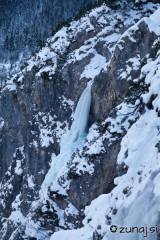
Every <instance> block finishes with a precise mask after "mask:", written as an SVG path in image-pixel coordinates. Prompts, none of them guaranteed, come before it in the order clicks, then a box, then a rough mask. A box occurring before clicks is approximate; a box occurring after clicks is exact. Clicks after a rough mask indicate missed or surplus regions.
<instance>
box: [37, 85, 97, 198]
mask: <svg viewBox="0 0 160 240" xmlns="http://www.w3.org/2000/svg"><path fill="white" fill-rule="evenodd" d="M91 86H92V82H89V83H88V85H87V87H86V88H85V89H84V91H83V93H82V95H81V97H80V99H79V101H78V104H77V107H76V110H75V114H74V121H73V123H72V126H71V129H70V131H69V132H68V133H67V134H66V136H65V137H64V138H63V139H62V141H61V144H60V154H59V155H58V156H56V157H55V156H52V163H51V167H50V169H49V171H48V173H47V175H46V177H45V179H44V181H43V183H42V186H41V190H40V196H43V194H44V193H45V192H46V189H47V187H48V186H49V185H50V184H51V183H53V182H54V180H55V179H56V177H57V176H58V175H59V176H60V175H61V174H62V173H63V171H64V169H65V166H66V163H67V161H68V160H69V159H70V157H71V155H72V154H73V152H74V151H75V150H76V149H77V148H78V149H81V148H82V147H83V145H84V140H85V138H86V134H87V125H88V117H89V110H90V104H91Z"/></svg>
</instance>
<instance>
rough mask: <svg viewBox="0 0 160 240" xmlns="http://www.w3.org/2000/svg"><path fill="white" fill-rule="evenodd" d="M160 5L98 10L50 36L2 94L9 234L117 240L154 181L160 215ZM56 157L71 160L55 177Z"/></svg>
mask: <svg viewBox="0 0 160 240" xmlns="http://www.w3.org/2000/svg"><path fill="white" fill-rule="evenodd" d="M125 6H126V5H125ZM157 8H159V4H153V3H146V4H143V5H140V6H133V5H132V4H131V5H128V6H126V8H124V6H123V7H120V6H119V8H118V9H111V8H109V7H108V6H106V5H103V6H101V7H99V8H96V9H93V10H92V11H91V12H89V13H88V14H87V15H86V16H84V17H83V18H81V19H80V20H78V21H73V22H71V23H70V25H69V26H68V27H64V28H62V29H61V30H60V31H58V32H57V33H56V34H55V35H54V36H53V37H51V38H48V39H47V41H46V43H45V46H44V47H43V48H42V49H41V50H40V51H39V52H38V53H36V54H35V55H34V56H33V57H32V58H31V59H30V60H29V61H27V62H26V63H25V67H24V68H23V69H21V71H20V72H19V73H18V74H16V75H14V76H13V77H12V78H11V79H10V80H8V81H7V83H6V86H5V88H4V89H3V90H2V92H1V98H0V137H1V141H0V154H1V158H0V167H1V171H0V181H1V183H0V188H1V191H0V196H1V199H0V210H1V215H0V217H1V220H0V226H1V235H0V236H1V239H4V240H7V239H10V240H11V239H16V240H18V239H38V240H40V239H52V240H54V239H57V240H58V239H65V238H64V237H66V239H69V240H71V239H75V235H74V234H76V235H77V237H76V238H77V239H81V240H82V239H85V240H87V239H93V240H96V239H109V240H110V239H116V238H114V237H115V236H114V235H109V238H108V233H110V232H109V227H110V224H111V223H112V224H114V222H115V224H118V223H119V221H120V219H121V218H123V217H122V215H121V211H127V210H128V209H129V210H128V211H130V212H131V214H132V213H133V212H134V205H132V202H133V201H134V199H135V198H134V197H135V196H141V194H140V193H139V192H142V191H143V190H144V188H145V186H150V187H148V188H147V190H146V195H147V194H149V199H152V202H151V204H152V205H155V208H154V209H153V212H156V211H157V212H158V208H157V204H158V203H159V200H158V197H159V195H156V194H157V191H156V190H155V193H154V194H153V193H150V188H151V189H154V188H155V189H156V188H157V187H158V183H157V182H158V176H159V175H158V170H155V168H154V166H156V164H158V160H157V159H158V158H159V155H158V152H159V140H158V139H159V125H158V121H159V115H160V113H159V111H160V108H159V101H158V98H159V91H158V89H159V80H156V81H157V82H155V81H154V79H155V78H156V79H158V78H159V75H158V66H159V35H160V30H159V25H160V23H159V20H158V19H159V18H158V16H159V10H158V12H156V13H155V14H154V15H152V16H151V17H150V15H151V14H152V13H153V12H154V11H156V9H157ZM156 74H157V75H156ZM88 84H89V85H90V86H91V103H90V102H88V101H90V97H89V96H88V95H87V94H90V93H89V92H90V91H87V92H85V94H84V93H83V95H82V92H83V91H84V89H85V88H86V86H87V85H88ZM130 86H131V87H130ZM83 97H84V99H83ZM85 101H86V104H85ZM82 102H83V104H82ZM77 105H78V106H80V105H81V106H82V107H77V109H78V110H76V111H75V109H76V106H77ZM87 106H90V111H89V116H88V110H86V111H85V109H88V107H87ZM83 108H84V119H86V121H84V119H83V112H81V111H82V110H83ZM77 111H80V112H81V113H80V114H77ZM74 112H75V114H74ZM150 118H151V120H149V119H150ZM73 119H74V121H73ZM145 119H147V120H145ZM87 120H88V124H87V129H86V128H85V127H86V123H87ZM77 122H78V123H77ZM84 122H85V123H84ZM72 123H73V125H72ZM83 123H84V124H83ZM71 125H72V127H71ZM84 125H85V127H84V129H81V128H80V126H81V127H82V128H83V126H84ZM144 126H147V127H146V128H147V130H146V132H145V130H144V129H145V127H144ZM69 129H71V130H69ZM152 130H153V131H152ZM138 131H140V134H141V135H142V136H143V138H142V139H141V140H140V141H139V140H137V139H138V136H139V135H138ZM72 133H75V134H72ZM66 134H67V137H66ZM72 135H74V137H73V136H72ZM72 137H73V138H72ZM80 137H82V138H80ZM70 138H71V140H72V141H70ZM145 138H146V139H147V140H146V142H145V143H144V144H143V142H144V139H145ZM64 139H65V141H64ZM66 139H67V140H66ZM150 139H151V140H152V141H151V140H150ZM77 141H80V142H77ZM132 141H138V142H136V144H132ZM64 144H65V146H64ZM76 144H77V145H76ZM138 144H139V145H138ZM139 146H140V147H139ZM149 146H150V147H151V149H152V150H151V153H155V154H151V155H149V153H148V152H147V149H148V148H149ZM142 149H144V151H145V152H146V154H145V156H144V157H142V156H141V155H140V152H141V150H142ZM62 150H63V152H62ZM65 151H66V154H65ZM69 151H70V152H71V154H70V153H68V152H69ZM135 152H136V153H137V155H136V154H135V155H134V153H135ZM62 153H63V154H62ZM72 153H73V154H72ZM147 155H148V157H147ZM134 158H135V165H136V164H137V167H136V166H135V165H134V163H133V161H132V159H134ZM151 158H152V159H153V164H150V163H149V162H150V159H151ZM63 159H64V161H63ZM145 159H147V160H145ZM140 160H141V161H140ZM56 161H61V162H62V164H61V168H60V169H58V170H57V173H56V176H57V178H56V179H55V177H54V178H53V179H52V171H51V169H52V168H53V169H54V167H57V166H59V165H58V163H56ZM49 169H50V171H49ZM151 173H152V174H151ZM48 174H49V175H48ZM53 175H54V174H53ZM48 176H51V177H48ZM46 179H47V180H46ZM48 179H50V180H49V181H48ZM150 179H154V184H152V183H151V181H150ZM147 181H148V182H147ZM48 182H49V184H48ZM137 182H138V183H139V185H138V183H137ZM145 184H148V185H145ZM44 186H45V187H44ZM137 186H138V187H137ZM135 189H138V190H135ZM138 191H139V192H138ZM152 192H153V191H152ZM138 194H139V195H138ZM112 196H113V197H112ZM156 197H157V198H156ZM94 199H95V200H94ZM118 199H120V200H119V201H118ZM144 199H145V197H143V198H142V199H139V203H138V202H137V205H138V204H139V205H138V206H139V208H141V206H142V202H143V200H144ZM93 200H94V201H93ZM125 203H126V204H127V205H126V206H123V204H124V205H125ZM154 203H155V204H154ZM129 204H130V205H129ZM146 204H147V206H148V208H149V206H150V205H149V201H146ZM106 205H107V206H106ZM87 206H88V207H87ZM130 206H131V207H130ZM125 207H126V208H125ZM127 207H128V208H127ZM96 208H97V209H98V213H96ZM103 208H104V209H103ZM119 209H120V210H119ZM117 212H118V213H117ZM101 214H102V217H100V216H101ZM144 215H145V218H146V219H149V215H147V211H145V209H144ZM157 216H158V214H157ZM128 218H129V217H128V216H127V214H124V221H122V223H125V221H127V219H128ZM157 218H158V217H157ZM157 218H155V219H154V220H153V221H152V222H151V223H153V224H158V220H157ZM135 219H136V220H137V216H135ZM136 220H135V222H136ZM132 224H135V223H134V222H133V223H132ZM137 224H139V225H140V224H145V223H144V222H143V221H139V223H137ZM90 226H91V227H90ZM77 228H79V230H73V229H77ZM62 230H66V231H65V232H63V231H62ZM51 235H52V236H51ZM83 236H84V238H83ZM116 236H117V235H116ZM151 236H152V235H151ZM73 237H74V238H73ZM133 237H135V236H133ZM153 237H154V238H153V239H156V236H153ZM118 239H120V236H118ZM133 239H135V238H133ZM139 239H141V238H139Z"/></svg>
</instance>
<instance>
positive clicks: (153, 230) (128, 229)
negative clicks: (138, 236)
mask: <svg viewBox="0 0 160 240" xmlns="http://www.w3.org/2000/svg"><path fill="white" fill-rule="evenodd" d="M110 231H111V232H112V233H116V232H119V233H122V234H123V233H143V234H144V235H143V237H147V236H148V233H158V227H157V225H156V227H150V228H148V227H147V226H145V227H119V228H118V227H117V226H116V225H112V226H111V227H110Z"/></svg>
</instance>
